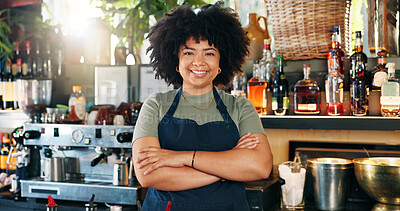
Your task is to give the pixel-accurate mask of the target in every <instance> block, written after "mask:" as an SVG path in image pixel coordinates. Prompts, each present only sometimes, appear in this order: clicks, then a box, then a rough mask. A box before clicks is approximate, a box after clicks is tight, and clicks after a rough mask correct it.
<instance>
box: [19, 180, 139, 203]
mask: <svg viewBox="0 0 400 211" xmlns="http://www.w3.org/2000/svg"><path fill="white" fill-rule="evenodd" d="M92 194H95V196H96V197H95V202H102V203H104V202H106V203H115V204H128V205H136V195H137V187H129V186H114V185H112V184H111V183H99V182H93V183H65V182H44V181H40V180H21V195H22V197H30V198H47V197H48V196H49V195H51V197H52V198H54V199H61V200H70V201H89V200H90V197H91V196H92Z"/></svg>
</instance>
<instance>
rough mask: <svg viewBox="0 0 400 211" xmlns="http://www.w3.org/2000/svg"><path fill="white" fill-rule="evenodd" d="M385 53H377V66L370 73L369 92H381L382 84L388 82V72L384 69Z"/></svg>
mask: <svg viewBox="0 0 400 211" xmlns="http://www.w3.org/2000/svg"><path fill="white" fill-rule="evenodd" d="M386 55H387V53H386V51H380V52H378V65H376V66H375V67H374V68H373V69H372V71H371V73H370V82H371V84H370V90H371V91H374V90H379V91H380V90H381V87H382V84H383V83H385V82H386V81H387V80H388V70H387V68H386Z"/></svg>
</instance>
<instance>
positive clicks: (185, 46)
mask: <svg viewBox="0 0 400 211" xmlns="http://www.w3.org/2000/svg"><path fill="white" fill-rule="evenodd" d="M185 49H188V50H196V49H194V48H191V47H189V46H187V45H184V46H183V48H182V50H185Z"/></svg>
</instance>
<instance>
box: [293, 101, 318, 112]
mask: <svg viewBox="0 0 400 211" xmlns="http://www.w3.org/2000/svg"><path fill="white" fill-rule="evenodd" d="M297 108H298V110H301V111H316V110H317V104H315V103H312V104H298V105H297Z"/></svg>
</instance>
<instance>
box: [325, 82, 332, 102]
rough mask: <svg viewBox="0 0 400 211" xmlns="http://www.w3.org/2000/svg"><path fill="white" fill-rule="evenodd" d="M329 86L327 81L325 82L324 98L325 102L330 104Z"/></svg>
mask: <svg viewBox="0 0 400 211" xmlns="http://www.w3.org/2000/svg"><path fill="white" fill-rule="evenodd" d="M329 96H330V93H329V84H328V80H325V97H326V102H327V103H330V102H331V101H330V100H329Z"/></svg>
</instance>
